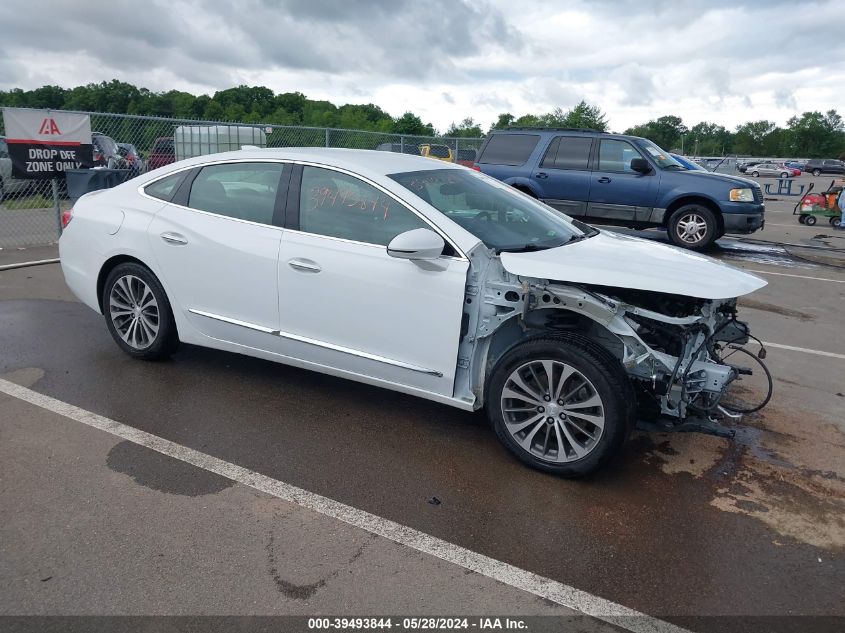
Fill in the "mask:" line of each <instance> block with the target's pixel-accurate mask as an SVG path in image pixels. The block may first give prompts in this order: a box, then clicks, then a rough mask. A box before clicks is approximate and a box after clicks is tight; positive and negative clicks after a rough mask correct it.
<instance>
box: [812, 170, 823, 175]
mask: <svg viewBox="0 0 845 633" xmlns="http://www.w3.org/2000/svg"><path fill="white" fill-rule="evenodd" d="M813 175H814V176H821V175H822V170H821V169H814V170H813Z"/></svg>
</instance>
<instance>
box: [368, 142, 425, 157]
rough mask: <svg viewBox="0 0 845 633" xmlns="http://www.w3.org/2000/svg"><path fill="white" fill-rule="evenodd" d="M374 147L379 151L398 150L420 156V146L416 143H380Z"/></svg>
mask: <svg viewBox="0 0 845 633" xmlns="http://www.w3.org/2000/svg"><path fill="white" fill-rule="evenodd" d="M376 149H377V150H378V151H380V152H398V153H400V154H411V155H413V156H420V146H419V145H417V144H416V143H382V144H381V145H379V146H378V147H376Z"/></svg>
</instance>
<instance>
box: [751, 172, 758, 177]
mask: <svg viewBox="0 0 845 633" xmlns="http://www.w3.org/2000/svg"><path fill="white" fill-rule="evenodd" d="M751 175H752V176H754V177H755V178H759V177H760V172H759V171H752V172H751Z"/></svg>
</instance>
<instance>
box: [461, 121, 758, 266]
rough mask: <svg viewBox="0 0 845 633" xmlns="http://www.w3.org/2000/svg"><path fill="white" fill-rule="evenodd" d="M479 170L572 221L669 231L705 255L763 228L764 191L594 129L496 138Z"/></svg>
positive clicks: (509, 132) (526, 131) (505, 133)
mask: <svg viewBox="0 0 845 633" xmlns="http://www.w3.org/2000/svg"><path fill="white" fill-rule="evenodd" d="M474 167H475V168H476V169H478V170H480V171H482V172H484V173H485V174H488V175H490V176H493V177H494V178H498V179H499V180H501V181H503V182H505V183H507V184H509V185H512V186H514V187H516V188H517V189H519V190H521V191H523V192H525V193H527V194H528V195H531V196H533V197H535V198H539V199H540V200H542V201H543V202H545V203H546V204H548V205H549V206H551V207H553V208H555V209H557V210H559V211H562V212H563V213H566V214H567V215H569V216H572V217H577V218H582V219H585V220H588V221H589V222H593V223H606V224H615V225H617V226H627V227H631V228H648V227H663V228H665V229H667V231H668V235H669V239H670V240H671V241H672V243H673V244H676V245H677V246H682V247H684V248H690V249H695V250H698V249H702V248H705V247H707V246H708V245H710V244H712V243H713V241H714V240H716V239H718V238H719V237H721V236H722V235H724V234H725V233H752V232H754V231H756V230H757V229H760V228H762V227H763V224H764V217H763V213H764V210H765V208H764V205H763V192H762V190H761V189H760V185H758V184H757V183H756V182H754V181H752V180H746V179H745V178H739V177H737V176H727V175H724V174H716V173H711V172H705V171H697V170H696V171H693V170H689V169H686V168H685V167H684V166H683V165H681V164H680V163H679V162H677V161H676V160H675V159H673V158H672V157H671V156H670V155H669V154H668V153H667V152H664V151H663V150H662V149H660V148H659V147H658V146H657V145H655V144H654V143H652V142H651V141H649V140H647V139H644V138H639V137H635V136H624V135H621V134H606V133H603V132H597V131H594V130H580V129H578V130H576V129H545V128H544V129H538V128H508V129H505V130H496V131H493V132H491V133H490V134H489V135H488V136H487V138H486V139H485V141H484V144H483V145H482V146H481V150H480V151H479V155H478V159H477V160H476V163H475V165H474Z"/></svg>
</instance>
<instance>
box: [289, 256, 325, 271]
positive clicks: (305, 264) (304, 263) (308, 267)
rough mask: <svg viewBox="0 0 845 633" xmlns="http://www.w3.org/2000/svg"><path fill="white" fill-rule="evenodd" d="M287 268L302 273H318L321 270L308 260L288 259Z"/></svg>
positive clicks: (317, 265)
mask: <svg viewBox="0 0 845 633" xmlns="http://www.w3.org/2000/svg"><path fill="white" fill-rule="evenodd" d="M288 266H290V267H291V268H293V269H294V270H299V271H302V272H304V273H318V272H320V271H321V270H322V268H320V265H319V264H317V262H312V261H311V260H310V259H290V260H288Z"/></svg>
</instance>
